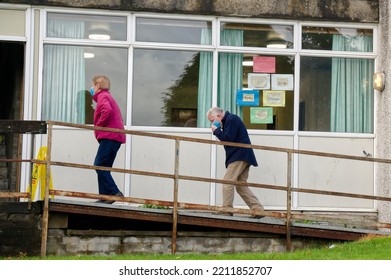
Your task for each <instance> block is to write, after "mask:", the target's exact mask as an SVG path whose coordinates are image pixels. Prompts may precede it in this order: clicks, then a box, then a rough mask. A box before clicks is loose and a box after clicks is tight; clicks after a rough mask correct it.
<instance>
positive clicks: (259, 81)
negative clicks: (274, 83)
mask: <svg viewBox="0 0 391 280" xmlns="http://www.w3.org/2000/svg"><path fill="white" fill-rule="evenodd" d="M247 81H248V87H249V88H253V89H270V74H258V73H249V74H248V75H247Z"/></svg>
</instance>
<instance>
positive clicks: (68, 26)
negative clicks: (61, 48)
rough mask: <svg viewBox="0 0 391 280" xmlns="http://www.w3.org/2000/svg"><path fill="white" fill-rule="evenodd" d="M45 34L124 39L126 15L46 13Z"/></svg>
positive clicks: (80, 37)
mask: <svg viewBox="0 0 391 280" xmlns="http://www.w3.org/2000/svg"><path fill="white" fill-rule="evenodd" d="M47 21H48V23H47V36H48V37H53V38H70V39H93V40H121V41H126V38H127V37H126V17H120V16H101V15H79V14H77V15H75V14H61V13H48V17H47Z"/></svg>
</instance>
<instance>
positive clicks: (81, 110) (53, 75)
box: [42, 19, 85, 123]
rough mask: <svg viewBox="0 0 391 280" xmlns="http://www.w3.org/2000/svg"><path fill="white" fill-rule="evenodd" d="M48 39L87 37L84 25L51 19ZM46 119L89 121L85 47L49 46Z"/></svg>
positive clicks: (46, 51)
mask: <svg viewBox="0 0 391 280" xmlns="http://www.w3.org/2000/svg"><path fill="white" fill-rule="evenodd" d="M48 36H49V37H60V38H84V22H82V21H63V20H53V19H52V20H50V21H49V22H48ZM43 74H44V77H43V100H42V119H44V120H55V121H63V122H71V123H84V122H85V63H84V48H83V47H78V46H60V45H45V47H44V65H43Z"/></svg>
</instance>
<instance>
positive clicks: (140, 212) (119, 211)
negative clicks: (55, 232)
mask: <svg viewBox="0 0 391 280" xmlns="http://www.w3.org/2000/svg"><path fill="white" fill-rule="evenodd" d="M50 211H54V212H61V213H73V214H83V215H95V216H105V217H117V218H124V219H135V220H142V221H143V220H144V221H154V222H164V223H172V221H173V217H172V209H154V208H143V207H138V206H135V205H125V204H118V203H114V204H102V203H96V202H85V201H74V200H59V199H51V200H50V201H49V212H50ZM178 224H184V225H194V226H204V227H212V228H216V229H220V230H221V229H231V230H239V231H250V232H259V233H269V234H270V233H271V234H278V235H285V234H286V226H285V220H284V219H276V218H270V217H264V218H262V219H253V218H250V217H249V216H244V215H234V216H220V215H215V214H213V213H211V212H206V211H196V210H178ZM291 235H292V236H297V237H299V236H300V237H311V238H324V239H333V240H346V241H354V240H359V239H360V238H362V237H364V236H367V235H375V236H390V237H391V232H388V231H379V230H371V229H360V228H348V227H339V226H333V225H328V224H326V223H322V224H318V225H316V224H315V225H314V224H303V223H295V222H294V223H292V226H291Z"/></svg>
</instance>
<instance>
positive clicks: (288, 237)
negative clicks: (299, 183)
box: [286, 151, 292, 252]
mask: <svg viewBox="0 0 391 280" xmlns="http://www.w3.org/2000/svg"><path fill="white" fill-rule="evenodd" d="M287 157H288V158H287V161H288V163H287V184H286V185H287V192H286V251H287V252H290V251H292V240H291V235H292V233H291V228H292V220H291V215H292V152H291V151H289V152H288V153H287Z"/></svg>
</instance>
